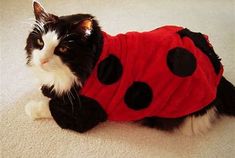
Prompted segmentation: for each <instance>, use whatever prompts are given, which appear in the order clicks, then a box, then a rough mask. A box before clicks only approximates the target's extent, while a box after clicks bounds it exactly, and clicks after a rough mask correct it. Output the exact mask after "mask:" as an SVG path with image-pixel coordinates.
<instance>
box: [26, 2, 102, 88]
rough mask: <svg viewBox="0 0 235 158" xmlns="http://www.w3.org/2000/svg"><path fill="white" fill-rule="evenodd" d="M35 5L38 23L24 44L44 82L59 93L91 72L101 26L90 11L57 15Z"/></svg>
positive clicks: (81, 80) (28, 62) (31, 62)
mask: <svg viewBox="0 0 235 158" xmlns="http://www.w3.org/2000/svg"><path fill="white" fill-rule="evenodd" d="M33 7H34V14H35V24H34V27H33V30H32V32H30V34H29V36H28V38H27V43H26V47H25V49H26V53H27V64H28V65H29V66H30V67H32V68H33V69H34V70H35V71H36V74H37V75H38V77H39V78H40V79H41V81H42V84H45V85H47V86H54V87H55V90H56V91H57V92H58V93H63V92H66V91H68V90H69V89H70V88H71V86H72V85H74V84H78V85H79V84H81V83H82V82H84V80H85V79H86V77H87V76H88V75H89V73H90V72H91V70H92V68H93V66H94V63H95V60H96V58H97V54H96V53H97V51H98V50H97V48H96V43H97V41H96V40H99V39H97V35H98V34H99V33H100V29H99V27H98V24H97V22H96V21H94V20H93V19H92V18H93V17H92V16H91V15H88V14H77V15H71V16H62V17H58V16H55V15H52V14H49V13H47V12H46V11H45V10H44V9H43V8H42V6H41V5H40V4H39V3H38V2H33ZM93 34H94V35H93Z"/></svg>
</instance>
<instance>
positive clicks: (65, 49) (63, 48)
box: [59, 46, 69, 53]
mask: <svg viewBox="0 0 235 158" xmlns="http://www.w3.org/2000/svg"><path fill="white" fill-rule="evenodd" d="M68 50H69V48H68V47H66V46H61V47H59V51H60V52H61V53H66V52H67V51H68Z"/></svg>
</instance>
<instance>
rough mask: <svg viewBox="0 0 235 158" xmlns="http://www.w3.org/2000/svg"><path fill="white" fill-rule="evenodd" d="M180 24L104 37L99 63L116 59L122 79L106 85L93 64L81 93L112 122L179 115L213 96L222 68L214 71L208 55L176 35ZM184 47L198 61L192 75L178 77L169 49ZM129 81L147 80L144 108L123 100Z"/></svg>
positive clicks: (204, 103) (184, 113)
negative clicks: (169, 59)
mask: <svg viewBox="0 0 235 158" xmlns="http://www.w3.org/2000/svg"><path fill="white" fill-rule="evenodd" d="M181 29H183V28H181V27H175V26H165V27H162V28H158V29H156V30H153V31H150V32H143V33H139V32H128V33H126V34H119V35H116V36H110V35H108V34H106V33H105V32H104V33H103V35H104V46H103V51H102V54H101V56H100V58H99V61H98V64H99V63H100V61H102V60H104V59H105V58H106V57H108V55H110V54H113V55H115V56H116V57H118V58H119V59H120V61H121V63H122V65H123V74H122V77H121V79H120V80H118V81H117V82H116V83H114V84H112V85H104V84H102V83H100V82H99V80H98V79H97V65H98V64H97V65H96V67H95V69H94V71H93V73H92V74H91V76H90V77H89V78H88V80H87V81H86V83H85V84H84V87H83V88H82V90H81V91H80V94H82V95H85V96H88V97H90V98H93V99H95V100H96V101H98V102H99V103H100V105H101V106H102V107H103V108H104V109H105V111H106V112H107V114H108V119H109V120H113V121H131V120H139V119H141V118H144V117H150V116H157V117H164V118H176V117H181V116H184V115H187V114H190V113H193V112H195V111H198V110H200V109H202V108H203V107H205V106H207V105H208V104H210V103H211V102H212V101H213V100H214V99H215V97H216V89H217V85H218V83H219V81H220V78H221V76H222V72H223V69H222V68H221V71H220V73H219V74H218V75H216V73H215V71H214V69H213V66H212V64H211V62H210V60H209V58H208V57H207V56H206V55H205V54H204V53H202V52H201V50H200V49H198V48H197V47H196V46H195V45H194V43H193V41H192V40H191V39H189V38H183V39H182V38H180V36H179V35H178V34H177V33H176V32H177V31H179V30H181ZM175 47H183V48H185V49H187V50H189V51H190V52H191V53H192V54H193V55H194V56H195V57H196V60H197V68H196V70H195V72H194V73H193V74H192V76H189V77H178V76H176V75H174V74H173V73H172V72H171V71H170V70H169V68H168V66H167V62H166V56H167V53H168V51H169V50H170V49H172V48H175ZM133 81H141V82H145V83H147V84H148V85H149V86H150V87H151V88H152V91H153V100H152V102H151V104H150V106H149V107H148V108H147V109H143V110H139V111H136V110H132V109H130V108H128V107H127V106H126V104H125V102H124V99H123V98H124V95H125V92H126V90H127V88H128V87H129V86H130V85H131V84H132V83H133Z"/></svg>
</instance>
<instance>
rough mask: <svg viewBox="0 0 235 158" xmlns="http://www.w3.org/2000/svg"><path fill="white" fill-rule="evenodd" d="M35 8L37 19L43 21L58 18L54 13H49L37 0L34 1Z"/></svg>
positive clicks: (52, 20) (53, 20)
mask: <svg viewBox="0 0 235 158" xmlns="http://www.w3.org/2000/svg"><path fill="white" fill-rule="evenodd" d="M33 10H34V15H35V18H36V20H38V21H40V22H42V23H47V22H55V21H56V20H57V18H58V17H57V16H55V15H53V14H49V13H47V12H46V11H45V9H44V8H43V7H42V5H41V4H40V3H39V2H37V1H35V0H34V1H33Z"/></svg>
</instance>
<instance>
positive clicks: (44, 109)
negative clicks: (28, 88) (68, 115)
mask: <svg viewBox="0 0 235 158" xmlns="http://www.w3.org/2000/svg"><path fill="white" fill-rule="evenodd" d="M25 112H26V114H27V115H28V116H29V117H30V118H32V119H33V120H35V119H41V118H51V113H50V110H49V106H48V101H30V102H29V103H28V104H26V106H25Z"/></svg>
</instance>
